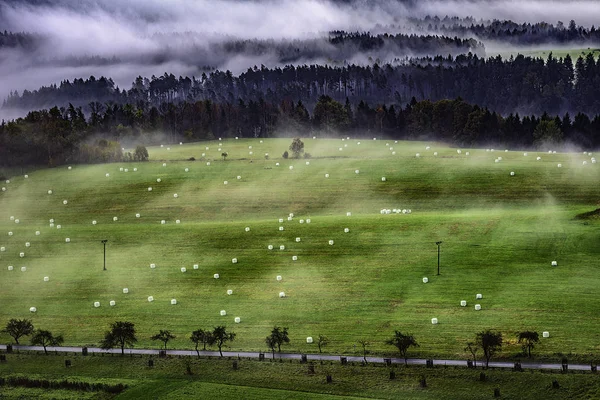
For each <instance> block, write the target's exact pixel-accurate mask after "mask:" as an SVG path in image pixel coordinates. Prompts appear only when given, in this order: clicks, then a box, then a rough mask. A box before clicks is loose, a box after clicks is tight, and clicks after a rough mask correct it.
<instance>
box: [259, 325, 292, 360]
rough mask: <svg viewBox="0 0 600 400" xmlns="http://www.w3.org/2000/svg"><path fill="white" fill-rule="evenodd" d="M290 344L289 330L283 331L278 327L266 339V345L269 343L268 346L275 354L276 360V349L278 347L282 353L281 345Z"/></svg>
mask: <svg viewBox="0 0 600 400" xmlns="http://www.w3.org/2000/svg"><path fill="white" fill-rule="evenodd" d="M289 342H290V338H289V336H288V328H283V329H282V328H280V327H278V326H276V327H274V328H273V330H272V331H271V334H270V335H269V336H267V337H266V339H265V343H267V346H269V348H271V351H272V352H273V358H275V347H277V351H279V352H280V353H281V345H282V344H284V343H289Z"/></svg>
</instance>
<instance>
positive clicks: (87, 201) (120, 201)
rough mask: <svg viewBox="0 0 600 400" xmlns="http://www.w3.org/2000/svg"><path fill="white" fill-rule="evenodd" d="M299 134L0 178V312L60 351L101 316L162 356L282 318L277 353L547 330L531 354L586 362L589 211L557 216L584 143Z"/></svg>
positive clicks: (591, 319) (157, 150) (592, 273)
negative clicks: (27, 323)
mask: <svg viewBox="0 0 600 400" xmlns="http://www.w3.org/2000/svg"><path fill="white" fill-rule="evenodd" d="M304 142H305V151H306V152H308V153H310V155H311V158H310V159H283V158H282V156H281V155H282V153H283V152H284V151H285V150H286V149H287V148H288V146H289V144H290V143H291V140H290V139H264V140H262V142H261V140H259V139H254V140H234V139H227V140H223V141H222V142H219V141H212V142H203V143H194V144H184V145H178V144H175V145H169V146H170V147H169V146H168V145H164V147H159V146H157V147H152V148H149V149H148V150H149V154H150V161H149V162H143V163H118V164H103V165H73V166H72V169H68V168H67V166H65V167H60V168H53V169H41V170H35V171H29V172H27V171H26V173H28V178H25V177H24V176H23V175H19V176H13V177H11V178H10V182H9V183H4V182H3V183H1V184H0V185H1V186H3V187H5V188H6V190H5V191H2V192H0V246H2V248H3V249H4V251H1V252H0V305H1V306H0V324H2V325H4V324H5V323H6V321H7V320H8V319H10V318H30V319H31V320H32V321H33V324H34V325H35V326H36V327H38V328H42V329H48V330H51V331H52V332H54V333H57V334H63V335H64V337H65V345H97V344H98V342H99V341H100V339H101V338H102V337H103V333H104V332H105V331H106V330H107V328H108V326H109V324H110V323H112V322H114V321H116V320H129V321H132V322H134V323H135V324H136V328H137V331H138V338H139V343H138V347H149V348H158V347H159V343H157V342H152V341H151V340H150V336H151V335H153V334H155V333H156V332H158V330H159V329H169V330H171V332H172V333H173V334H175V335H176V336H177V338H176V339H175V340H173V341H171V342H170V343H169V347H170V348H180V349H185V348H190V349H191V348H193V346H192V343H191V342H190V341H189V339H188V338H189V336H190V333H191V332H192V331H193V330H195V329H199V328H212V327H214V326H216V325H226V326H227V327H228V328H229V329H231V330H233V331H234V332H236V333H237V338H236V340H235V341H234V342H233V343H232V344H231V347H230V348H229V350H233V351H236V350H267V349H266V345H265V344H264V338H265V336H266V335H268V334H269V333H270V330H271V329H272V327H273V326H274V325H278V326H285V327H288V328H289V333H290V338H291V343H290V344H289V345H288V346H285V347H284V349H285V351H290V352H292V351H293V352H306V353H314V352H318V350H317V348H316V345H315V344H307V343H306V337H308V336H312V337H315V338H316V337H318V336H319V335H320V334H323V335H326V336H328V337H329V338H330V340H331V342H330V344H329V345H328V346H327V347H326V348H325V351H326V352H330V353H347V354H358V353H359V352H360V351H359V350H360V349H359V347H360V346H357V340H360V339H365V338H366V339H368V340H369V341H370V343H371V344H370V346H369V351H370V352H371V353H372V354H381V355H384V354H394V351H393V350H394V349H393V348H392V347H390V346H387V345H385V344H384V341H385V340H386V339H388V338H389V337H391V335H392V334H393V332H394V330H400V331H402V332H408V333H412V334H413V335H414V336H415V338H416V339H417V341H418V342H419V344H420V347H418V348H416V349H414V350H411V351H410V353H409V355H410V356H422V357H447V358H459V357H466V356H467V354H466V353H465V351H464V350H463V349H464V347H465V344H466V342H467V341H469V340H472V339H473V337H474V335H475V334H476V333H477V332H479V331H481V330H483V329H488V328H489V329H495V330H499V331H501V332H502V333H503V334H504V337H505V343H506V344H505V346H504V347H503V350H502V354H501V355H502V356H504V357H513V356H516V355H517V354H519V353H520V352H521V346H520V345H518V344H517V343H516V338H515V334H516V333H517V332H519V331H521V330H536V331H538V332H539V333H540V336H541V332H543V331H548V332H549V333H550V337H549V338H544V339H542V340H541V342H540V343H539V345H538V346H536V348H535V350H534V354H535V355H536V356H537V357H543V358H549V359H557V358H558V357H560V354H570V357H575V358H579V359H581V360H589V359H592V358H594V357H595V356H596V354H597V350H598V346H599V343H598V340H597V338H598V335H597V330H598V326H597V303H598V299H599V297H600V296H599V295H598V287H599V286H600V274H599V273H598V272H599V270H600V265H599V263H598V260H599V259H600V245H599V243H600V242H599V239H600V222H599V220H598V219H597V218H594V217H593V216H592V217H589V218H584V219H581V218H576V216H577V215H579V214H582V213H585V212H589V211H593V210H595V209H597V208H599V207H600V206H599V201H600V186H599V185H598V182H600V168H599V167H598V164H595V163H592V159H591V157H592V156H590V155H589V154H582V153H577V154H575V153H562V152H557V153H556V154H548V153H536V152H528V154H527V156H525V155H524V154H523V152H522V151H508V152H505V151H504V149H502V150H499V149H495V150H494V151H492V150H491V149H487V150H486V149H462V151H461V152H460V154H459V153H458V152H457V149H454V148H449V147H447V146H446V145H442V144H439V143H425V142H402V141H399V142H397V143H395V142H394V141H393V140H388V141H386V140H376V141H374V140H367V139H352V140H343V141H342V140H341V139H316V140H313V139H310V138H309V139H304ZM359 142H360V144H359ZM250 146H251V148H250ZM340 149H341V150H340ZM223 152H227V153H228V156H227V158H226V160H223V158H222V157H221V154H222V153H223ZM434 152H437V155H434ZM467 152H468V153H469V154H468V155H467ZM251 153H252V154H251ZM265 153H268V154H269V156H268V159H266V157H265ZM417 153H419V156H418V157H417ZM191 157H193V158H194V159H195V160H194V161H190V158H191ZM498 157H502V160H501V161H498V162H495V160H496V159H498ZM537 157H541V159H540V160H539V161H538V160H537ZM584 161H585V162H586V164H585V165H584ZM208 163H210V165H207V164H208ZM277 163H278V164H279V165H277ZM558 164H561V168H559V167H558ZM163 165H164V166H163ZM291 167H293V169H290V168H291ZM121 168H122V169H123V171H121V170H120V169H121ZM134 168H136V169H137V171H134ZM186 168H187V169H188V171H187V172H186ZM125 169H127V170H128V171H127V172H125ZM357 171H358V173H356V172H357ZM511 172H514V176H511V174H510V173H511ZM106 174H109V176H108V177H107V176H106ZM326 174H328V176H329V177H328V178H326V177H325V176H326ZM238 176H239V177H240V179H238ZM383 177H385V181H383V179H382V178H383ZM157 179H160V180H161V181H160V182H157ZM225 181H227V184H225V183H224V182H225ZM149 187H151V188H152V191H149V190H148V188H149ZM49 190H52V194H48V191H49ZM175 194H177V197H175V196H174V195H175ZM63 200H67V204H66V205H65V204H63ZM382 209H389V210H394V209H400V210H410V211H411V212H410V213H402V212H400V213H394V212H391V213H390V214H382V213H381V210H382ZM290 213H293V218H291V220H288V217H289V216H290ZM348 213H350V214H348ZM136 214H139V215H140V217H139V218H137V217H136ZM11 217H14V219H15V220H16V219H18V220H19V223H16V221H14V220H11ZM114 217H116V218H117V220H116V221H114V220H113V218H114ZM280 218H281V219H283V222H279V219H280ZM50 219H53V220H54V226H53V227H51V226H50ZM162 220H164V221H165V223H164V224H162V223H161V221H162ZM177 220H179V223H177ZM309 220H310V223H309ZM92 221H96V225H93V224H92ZM58 225H60V226H61V228H60V229H57V228H58ZM280 227H283V230H280ZM246 228H249V231H246ZM346 228H347V229H348V230H349V232H345V229H346ZM36 231H39V232H40V234H39V235H36ZM9 232H12V235H11V236H9ZM67 238H69V239H70V242H69V243H67V242H66V239H67ZM297 238H300V239H299V240H300V241H297ZM104 239H106V240H108V242H107V244H106V266H107V270H106V271H103V245H102V243H101V240H104ZM331 240H332V241H333V245H330V244H329V243H330V241H331ZM436 241H443V243H442V245H441V275H439V276H438V275H436V273H437V246H436V244H435V242H436ZM26 242H29V243H30V247H26ZM269 245H272V246H273V250H269V249H268V246H269ZM280 246H285V249H284V250H280ZM21 252H23V253H25V254H24V257H20V253H21ZM293 256H296V257H297V260H295V261H294V260H293ZM234 258H235V259H237V263H233V261H232V260H233V259H234ZM552 261H557V263H558V266H556V267H553V266H551V262H552ZM151 264H155V268H150V265H151ZM194 265H197V269H195V268H194ZM8 266H13V270H12V271H9V270H8ZM21 267H26V271H25V272H21ZM182 267H184V268H186V271H185V272H182V271H181V268H182ZM214 274H219V279H215V278H214V277H213V276H214ZM278 275H279V276H281V277H282V280H281V281H278V280H277V279H276V277H277V276H278ZM44 277H48V278H49V280H48V281H47V282H45V281H44ZM424 277H427V278H428V280H429V282H428V283H423V278H424ZM123 288H128V290H129V293H127V294H124V293H123ZM227 290H232V291H233V294H231V295H228V294H227ZM280 292H284V293H285V297H282V298H281V297H280ZM478 293H480V294H482V295H483V298H482V299H480V300H476V298H475V296H476V294H478ZM149 296H153V298H154V301H152V302H149V301H148V297H149ZM172 299H176V301H177V304H176V305H172V304H171V300H172ZM111 300H112V301H115V302H116V305H115V306H110V305H109V302H110V301H111ZM461 300H466V301H467V306H466V307H461V306H460V301H461ZM94 302H99V303H100V307H94ZM475 304H480V305H481V308H482V309H481V311H475V309H474V305H475ZM30 307H36V308H37V312H35V313H31V312H30V311H29V310H30ZM221 310H225V311H226V316H221V315H220V311H221ZM235 317H239V318H240V319H241V322H240V323H235V322H234V318H235ZM432 318H437V319H438V321H439V323H438V324H437V325H433V324H432V323H431V319H432ZM11 340H12V339H11V338H10V337H9V336H8V335H6V334H0V341H1V342H4V343H9V342H11ZM25 342H27V340H25Z"/></svg>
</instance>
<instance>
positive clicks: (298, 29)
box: [0, 0, 600, 98]
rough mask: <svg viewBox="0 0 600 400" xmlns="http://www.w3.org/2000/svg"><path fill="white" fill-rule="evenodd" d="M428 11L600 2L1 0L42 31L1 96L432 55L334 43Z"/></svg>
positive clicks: (23, 51)
mask: <svg viewBox="0 0 600 400" xmlns="http://www.w3.org/2000/svg"><path fill="white" fill-rule="evenodd" d="M427 15H430V16H434V15H436V16H439V17H440V18H442V17H444V16H446V15H448V16H460V17H465V16H472V17H474V18H476V19H510V20H513V21H515V22H532V23H534V22H540V21H546V22H549V23H553V24H556V23H557V21H559V20H560V21H562V22H563V23H564V24H565V25H566V24H568V22H569V20H571V19H574V20H576V22H577V23H578V24H579V25H583V26H591V25H592V24H594V23H595V22H596V23H597V21H599V20H600V7H598V6H597V3H596V2H595V1H584V0H581V1H570V2H565V1H560V2H559V1H547V0H537V1H512V0H504V1H493V2H492V1H489V2H484V1H465V0H458V1H437V0H436V1H419V2H413V1H406V2H404V1H380V2H368V1H343V2H341V1H318V0H299V1H290V0H284V1H227V0H217V1H207V0H200V1H191V0H173V1H169V2H164V1H159V0H149V1H146V0H144V1H142V0H133V1H128V2H121V1H115V0H98V1H92V0H83V1H78V2H72V1H52V0H48V1H33V0H31V1H2V2H0V26H2V27H3V29H4V30H6V31H9V32H25V33H29V34H36V36H35V37H36V39H35V40H34V43H33V44H32V45H31V46H28V47H25V48H23V47H2V48H0V76H1V78H0V96H1V97H3V98H4V97H6V95H7V93H8V92H10V91H12V90H18V91H22V90H24V89H28V90H33V89H37V88H38V87H40V86H41V85H48V84H52V83H59V82H60V81H61V80H64V79H70V80H72V79H74V78H81V77H84V78H85V77H89V76H90V75H94V76H102V75H103V76H107V77H111V78H112V79H113V80H114V81H115V83H116V84H117V85H118V86H120V87H128V86H129V85H130V84H131V82H132V81H133V79H134V78H135V77H136V76H139V75H142V76H147V77H150V76H152V75H157V76H158V75H161V74H163V73H164V72H169V73H173V74H175V75H176V76H177V75H187V76H192V75H193V76H199V75H200V74H201V73H202V72H203V71H205V70H206V69H207V68H218V69H221V70H227V69H228V70H231V71H232V72H233V73H234V74H237V73H240V72H243V71H245V70H246V69H247V68H248V67H252V66H254V65H258V66H260V65H261V64H263V65H265V66H267V67H274V66H283V65H285V64H289V63H293V64H296V65H298V64H304V63H307V64H312V63H321V64H322V63H328V62H332V61H337V62H340V61H342V60H339V59H338V60H336V59H333V60H332V59H328V57H325V56H324V55H327V54H330V53H331V54H332V55H333V57H336V56H337V57H346V58H345V59H344V60H343V61H347V62H349V63H358V64H362V63H368V62H369V61H370V60H369V58H368V57H371V59H375V58H379V59H382V60H384V61H389V60H391V59H392V58H394V57H411V56H422V55H427V54H415V53H414V52H406V51H405V52H404V53H402V52H401V51H399V50H397V49H395V48H391V49H390V48H386V49H384V50H382V51H380V52H374V53H372V54H365V53H361V52H360V51H359V50H358V49H346V50H345V51H342V52H341V53H339V54H337V53H335V52H334V51H331V50H332V49H331V45H330V43H328V41H327V32H329V31H334V30H344V31H349V32H354V31H369V30H373V29H375V28H376V27H377V26H396V27H400V28H398V29H396V31H400V32H401V33H402V32H403V33H411V31H412V30H411V27H410V23H408V22H407V20H408V19H409V18H423V17H425V16H427ZM255 39H258V40H260V41H266V44H268V46H267V45H265V46H262V47H259V48H258V49H248V48H244V49H242V50H241V51H232V50H231V49H228V48H227V47H226V46H223V43H231V42H233V41H236V40H255ZM297 40H303V41H306V40H308V41H309V42H308V43H309V47H310V51H305V52H304V53H303V54H302V57H299V58H293V57H292V58H290V57H282V56H281V54H276V53H275V51H273V50H272V49H271V48H270V47H272V46H271V44H272V42H270V41H274V42H275V43H279V45H280V47H283V48H286V46H287V47H289V48H294V46H295V45H298V42H296V41H297ZM282 41H283V42H282ZM302 43H304V44H303V45H305V46H306V44H305V43H306V42H302ZM496 47H498V46H496ZM314 49H317V50H314ZM281 52H283V51H280V53H281ZM284 53H285V52H284Z"/></svg>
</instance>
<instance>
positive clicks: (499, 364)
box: [0, 345, 591, 371]
mask: <svg viewBox="0 0 600 400" xmlns="http://www.w3.org/2000/svg"><path fill="white" fill-rule="evenodd" d="M47 349H48V351H52V352H59V353H81V350H82V348H81V347H51V346H48V347H47ZM0 350H3V351H4V350H6V345H0ZM16 350H24V351H44V348H43V347H41V346H24V345H13V351H16ZM88 353H113V354H120V353H121V349H110V350H104V349H100V348H98V347H88ZM125 354H143V355H158V354H159V350H155V349H125ZM259 354H260V353H258V352H235V351H223V356H224V357H244V358H257V359H258V358H259ZM167 355H170V356H188V357H196V356H197V353H196V351H194V350H167ZM264 355H265V358H271V357H272V354H271V353H264ZM200 356H202V357H219V352H218V351H200ZM341 357H346V360H347V362H362V361H363V360H364V359H363V357H360V356H345V355H327V354H306V358H307V361H340V359H341ZM275 358H276V359H284V360H290V359H292V360H301V358H302V354H297V353H281V354H280V353H275ZM390 360H391V362H392V363H393V364H403V363H404V359H403V358H391V359H390ZM367 362H369V363H385V360H384V358H383V357H367ZM407 363H408V364H409V365H426V364H427V360H426V359H423V358H409V359H408V360H407ZM433 365H448V366H458V367H466V366H467V360H435V359H434V360H433ZM482 365H484V363H483V362H482V361H480V360H479V361H477V366H482ZM489 366H490V368H511V369H512V368H514V362H504V361H490V365H489ZM521 368H523V369H545V370H562V364H551V363H540V362H521ZM569 370H576V371H591V366H590V365H585V364H569Z"/></svg>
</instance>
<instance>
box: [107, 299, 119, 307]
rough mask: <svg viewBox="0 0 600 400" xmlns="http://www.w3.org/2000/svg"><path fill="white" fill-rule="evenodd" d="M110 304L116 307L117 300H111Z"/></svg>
mask: <svg viewBox="0 0 600 400" xmlns="http://www.w3.org/2000/svg"><path fill="white" fill-rule="evenodd" d="M108 304H110V306H111V307H114V306H115V305H116V304H117V302H116V301H114V300H111V301H110V302H109V303H108Z"/></svg>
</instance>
